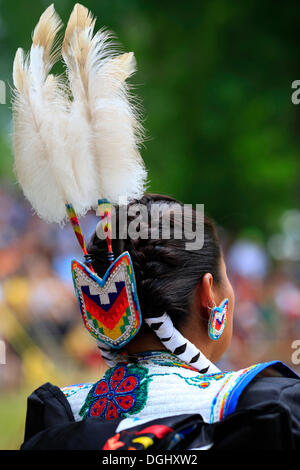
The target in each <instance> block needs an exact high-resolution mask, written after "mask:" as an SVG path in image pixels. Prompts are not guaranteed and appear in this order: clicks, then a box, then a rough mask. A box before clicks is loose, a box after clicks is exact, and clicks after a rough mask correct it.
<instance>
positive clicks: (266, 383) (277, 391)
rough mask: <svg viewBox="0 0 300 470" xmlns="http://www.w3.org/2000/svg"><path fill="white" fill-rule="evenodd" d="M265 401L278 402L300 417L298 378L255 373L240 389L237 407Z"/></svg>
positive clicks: (248, 406)
mask: <svg viewBox="0 0 300 470" xmlns="http://www.w3.org/2000/svg"><path fill="white" fill-rule="evenodd" d="M266 402H277V403H278V402H279V403H281V404H283V405H284V406H286V407H289V408H290V409H292V410H293V412H297V413H298V414H299V417H300V378H299V377H290V376H288V377H287V376H264V375H257V376H256V377H254V378H253V380H252V381H251V382H249V384H248V385H247V386H246V387H245V389H244V390H243V391H242V393H241V395H240V397H239V400H238V405H237V409H241V408H250V407H252V406H254V405H257V404H259V403H261V404H265V403H266Z"/></svg>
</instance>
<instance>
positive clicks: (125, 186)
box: [62, 4, 147, 206]
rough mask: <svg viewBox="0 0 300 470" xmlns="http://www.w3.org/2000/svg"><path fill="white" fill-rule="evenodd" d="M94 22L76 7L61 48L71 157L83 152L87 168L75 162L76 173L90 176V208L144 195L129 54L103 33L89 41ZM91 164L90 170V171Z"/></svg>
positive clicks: (83, 10)
mask: <svg viewBox="0 0 300 470" xmlns="http://www.w3.org/2000/svg"><path fill="white" fill-rule="evenodd" d="M94 25H95V19H94V18H93V16H92V15H91V13H90V12H89V11H88V10H87V9H86V8H85V7H83V6H82V5H80V4H76V5H75V7H74V9H73V12H72V14H71V16H70V19H69V22H68V26H67V29H66V34H65V39H64V43H63V48H62V55H63V58H64V60H65V63H66V65H67V72H68V77H69V82H70V89H71V92H72V95H73V102H72V105H71V114H70V123H69V129H71V130H72V129H73V131H74V132H73V135H74V136H77V137H78V138H77V139H75V138H73V139H72V133H70V146H71V147H72V148H73V152H74V153H77V152H79V153H81V152H84V153H85V155H86V156H87V160H88V162H89V163H88V165H86V163H85V161H84V160H82V159H80V158H78V159H77V161H76V172H77V173H78V174H81V175H82V174H83V173H86V174H87V175H88V176H89V178H90V179H89V181H90V185H89V202H90V203H91V205H93V206H96V204H97V199H98V198H99V197H100V198H107V199H108V200H109V201H110V202H112V203H117V202H118V200H119V197H120V196H124V197H125V196H126V197H127V199H128V200H130V199H133V198H139V197H141V196H142V194H143V192H144V186H145V181H146V177H147V175H146V170H145V167H144V164H143V161H142V159H141V157H140V154H139V143H140V139H141V135H142V127H141V125H140V123H139V121H138V116H137V111H136V109H135V107H134V105H133V104H132V102H131V100H130V97H129V91H128V87H127V85H126V83H125V80H126V78H127V77H129V76H130V75H131V74H132V73H133V72H134V71H135V59H134V56H133V53H129V54H123V55H121V56H119V55H117V53H116V51H115V50H114V49H113V47H112V42H111V35H110V34H109V33H108V32H106V31H105V30H103V29H102V30H100V31H98V32H97V33H96V34H95V35H93V30H94ZM90 163H91V166H92V167H93V168H92V167H91V166H90Z"/></svg>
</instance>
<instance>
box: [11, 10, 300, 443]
mask: <svg viewBox="0 0 300 470" xmlns="http://www.w3.org/2000/svg"><path fill="white" fill-rule="evenodd" d="M61 27H62V23H61V20H60V18H59V17H58V15H57V14H56V12H55V10H54V7H53V5H51V6H50V7H48V8H47V9H46V10H45V12H44V13H43V14H42V16H41V18H40V20H39V22H38V24H37V26H36V28H35V30H34V32H33V36H32V46H31V49H30V53H29V55H24V53H23V51H22V50H21V49H18V51H17V53H16V56H15V61H14V74H13V79H14V85H15V100H14V103H13V111H14V153H15V169H16V175H17V178H18V181H19V183H20V185H21V186H22V189H23V192H24V194H25V196H26V197H27V198H28V199H29V201H30V202H31V204H32V206H33V208H34V210H35V211H36V213H37V214H38V215H39V216H40V217H41V218H43V219H44V220H46V221H47V222H58V223H64V222H65V221H66V219H67V218H68V217H69V219H70V222H71V223H72V226H73V228H74V232H75V234H76V237H77V240H78V241H79V243H80V246H81V248H82V250H83V253H84V256H85V264H84V263H81V262H80V261H76V260H74V261H73V263H72V273H73V281H74V287H75V292H76V295H77V299H78V302H79V307H80V311H81V314H82V317H83V321H84V325H85V327H86V328H87V329H88V331H89V332H90V333H91V334H92V336H93V337H95V338H96V340H97V344H98V346H99V348H100V350H101V353H102V356H103V358H104V359H105V360H106V361H107V363H108V365H109V369H108V370H107V371H106V373H105V375H104V377H102V378H101V377H99V381H98V382H97V383H95V384H92V383H86V384H80V385H73V386H70V387H66V388H63V389H62V390H60V389H59V388H58V387H56V386H54V385H52V384H49V383H48V384H45V385H43V386H41V387H40V388H38V389H37V390H36V391H35V392H34V393H33V394H32V395H31V396H30V397H29V400H28V411H27V421H26V431H25V441H24V444H23V446H22V448H23V449H126V448H127V449H137V448H140V449H145V448H149V449H159V448H162V449H179V448H183V449H191V448H193V449H195V448H213V449H221V448H226V449H229V448H237V447H239V448H241V447H243V448H247V447H249V448H255V447H267V448H274V447H275V448H295V447H298V448H299V447H300V407H299V393H300V381H299V378H298V376H297V375H296V374H294V372H292V371H291V370H290V369H288V368H287V367H286V366H284V365H283V364H281V363H279V362H276V361H274V362H271V363H266V364H257V365H250V366H249V367H248V368H246V369H243V370H241V371H237V372H221V371H219V369H218V368H217V367H216V365H215V362H217V361H218V360H219V359H220V358H221V356H222V354H223V353H224V352H225V350H226V349H227V348H228V346H229V344H230V339H231V335H232V318H233V311H234V294H233V291H232V287H231V285H230V282H229V280H228V278H227V275H226V268H225V263H224V259H223V256H222V252H221V249H220V244H219V241H218V239H217V236H216V232H215V228H214V224H213V222H212V221H210V220H209V219H207V218H204V220H203V218H202V219H201V216H200V217H199V214H198V213H197V212H196V211H194V210H191V209H190V208H186V207H184V205H183V204H182V203H180V202H178V201H175V200H174V199H172V198H169V197H166V196H160V195H151V194H148V195H147V194H146V195H144V188H145V180H146V171H145V168H144V165H143V162H142V159H141V157H140V155H139V152H138V148H139V147H138V146H139V143H140V137H141V125H140V123H139V121H138V113H137V110H136V108H135V107H134V104H133V103H132V100H131V99H130V95H129V94H128V87H127V85H126V83H125V80H126V79H127V78H128V77H130V76H131V75H132V73H133V72H134V70H135V61H134V57H133V53H127V54H122V55H118V53H117V52H116V51H114V50H113V44H111V42H110V34H109V33H108V32H107V31H106V30H105V29H102V30H100V31H98V32H97V33H96V34H94V33H93V30H94V27H95V19H94V18H93V16H92V14H91V13H90V12H89V11H88V10H87V9H86V8H85V7H83V6H82V5H79V4H76V5H75V7H74V9H73V12H72V13H71V16H70V18H69V22H68V25H67V27H66V31H65V35H64V40H63V42H62V44H61V45H60V43H59V41H57V40H56V37H57V33H58V31H59V30H60V29H61ZM60 52H61V55H62V58H63V60H64V63H65V66H66V68H67V74H66V77H65V81H63V79H62V77H57V76H56V75H54V74H49V73H50V70H51V69H52V67H53V65H54V63H55V62H57V60H58V59H59V57H60ZM124 196H126V197H127V200H128V201H130V202H129V204H128V206H127V207H126V208H125V209H126V210H125V212H126V213H127V215H128V217H125V218H123V215H124V214H123V212H124V210H123V209H124V207H122V206H119V200H120V197H124ZM108 200H109V201H110V203H111V204H114V206H115V207H116V220H115V222H114V221H113V223H111V215H112V214H111V207H112V206H111V205H110V203H108ZM174 205H175V206H174ZM97 206H98V207H99V215H100V218H101V226H102V227H103V229H104V234H105V237H103V233H102V232H101V229H100V228H99V227H98V228H97V230H96V233H95V235H94V236H93V239H92V241H91V243H90V245H89V246H88V248H87V249H86V245H85V242H84V238H83V234H82V232H81V230H80V226H79V221H78V218H77V215H76V214H78V215H84V214H85V213H86V212H87V211H88V210H91V209H95V207H97ZM121 209H122V210H121ZM135 209H139V210H140V212H141V213H142V214H143V217H140V218H138V221H136V220H134V216H133V215H132V214H134V212H135ZM155 214H158V216H157V217H156V218H155V217H154V216H155ZM153 217H154V219H156V220H155V221H156V226H154V227H152V225H151V224H150V225H149V221H150V222H151V223H152V222H153V220H152V219H153ZM199 220H200V228H201V227H202V228H203V233H204V240H203V246H202V245H201V243H200V244H199V243H198V246H197V244H193V243H191V240H192V238H193V236H194V235H195V234H194V232H195V230H196V232H197V230H198V228H199ZM167 222H169V225H168V223H167ZM113 228H116V229H117V230H116V233H117V234H120V233H121V235H119V236H117V237H116V238H114V237H113ZM152 228H153V229H154V230H153V231H152ZM132 229H134V230H132ZM166 229H167V230H166ZM168 229H169V232H170V233H169V232H168ZM201 233H202V232H201ZM200 235H201V234H200ZM200 239H201V236H200ZM198 242H199V240H198ZM191 244H192V245H193V246H192V247H191ZM115 256H116V259H114V257H115Z"/></svg>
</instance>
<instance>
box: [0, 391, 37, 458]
mask: <svg viewBox="0 0 300 470" xmlns="http://www.w3.org/2000/svg"><path fill="white" fill-rule="evenodd" d="M29 394H30V392H28V393H27V391H26V392H25V391H24V390H21V391H19V392H10V393H9V392H5V393H1V394H0V450H13V449H19V448H20V445H21V444H22V442H23V437H24V427H25V415H26V402H27V397H28V395H29Z"/></svg>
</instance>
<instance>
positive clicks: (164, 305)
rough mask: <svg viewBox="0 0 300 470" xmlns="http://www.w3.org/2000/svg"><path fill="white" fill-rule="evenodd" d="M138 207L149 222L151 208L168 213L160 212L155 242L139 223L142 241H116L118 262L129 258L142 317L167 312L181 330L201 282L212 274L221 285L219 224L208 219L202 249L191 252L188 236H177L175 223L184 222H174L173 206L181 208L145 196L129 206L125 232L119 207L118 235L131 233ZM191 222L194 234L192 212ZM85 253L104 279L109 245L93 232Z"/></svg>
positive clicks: (160, 198)
mask: <svg viewBox="0 0 300 470" xmlns="http://www.w3.org/2000/svg"><path fill="white" fill-rule="evenodd" d="M174 204H175V205H174ZM137 205H139V207H141V206H143V208H144V209H145V211H146V213H147V215H148V217H150V216H151V211H152V210H153V206H155V207H157V208H160V207H164V210H163V211H161V212H159V220H158V225H157V226H158V232H157V234H156V236H155V237H153V236H152V237H151V232H150V227H148V223H144V222H143V221H142V220H139V221H138V226H139V227H138V228H139V233H140V237H138V238H137V239H133V238H131V237H128V236H124V237H123V236H121V237H119V238H118V237H114V239H113V240H112V247H113V251H114V254H115V257H117V256H119V255H120V254H121V253H123V252H124V251H128V252H129V253H130V255H131V258H132V262H133V267H134V272H135V277H136V284H137V290H138V297H139V302H140V306H141V312H142V316H143V317H144V318H147V317H153V316H156V315H157V316H159V315H162V314H163V313H164V312H167V313H168V315H169V316H170V317H171V319H172V321H173V323H174V325H175V327H176V328H179V327H180V326H181V325H182V324H184V323H185V321H186V320H187V319H188V316H189V312H190V307H191V303H192V301H193V294H194V289H195V287H196V286H197V284H198V283H199V281H201V279H202V277H203V276H204V275H205V274H206V273H208V272H209V273H211V274H212V276H213V279H214V282H215V283H217V284H218V283H219V282H220V259H221V248H220V244H219V241H218V238H217V234H216V229H215V225H214V223H213V221H212V220H210V219H209V218H207V217H204V243H203V246H202V248H201V249H196V250H187V249H186V242H187V241H190V238H188V237H187V236H186V234H183V236H182V237H180V238H176V235H175V229H176V224H180V225H182V224H183V222H182V218H178V217H176V208H175V207H176V205H177V207H179V208H182V207H183V203H181V202H179V201H177V200H176V199H173V198H171V197H169V196H163V195H160V194H145V195H144V196H143V197H142V198H141V199H139V200H135V201H132V202H131V203H130V204H128V206H127V208H126V210H127V213H128V215H127V221H126V224H127V227H121V225H122V223H123V222H122V221H121V218H120V217H119V216H120V208H119V207H116V208H115V211H116V213H115V225H116V234H119V233H120V228H121V229H122V233H123V234H124V233H126V234H127V233H128V232H127V229H128V226H129V224H130V223H131V222H132V221H133V220H134V219H135V217H133V216H132V215H130V213H131V211H132V209H134V207H135V206H137ZM174 208H175V209H174ZM165 216H168V217H169V220H170V237H169V238H167V239H166V238H164V237H163V236H162V230H163V229H162V225H163V217H165ZM190 219H191V223H192V224H191V228H192V229H193V230H194V228H195V224H196V211H195V210H194V209H191V212H190ZM178 220H179V222H178ZM124 228H125V229H126V230H125V231H124ZM87 249H88V253H89V255H90V257H91V259H92V263H93V267H94V269H95V271H96V273H97V274H98V275H99V276H103V275H104V273H105V272H106V270H107V269H108V267H109V262H108V260H107V256H106V253H107V245H106V241H105V240H104V239H100V238H98V236H97V233H96V232H95V233H94V235H93V236H92V239H91V241H90V243H89V244H88V247H87Z"/></svg>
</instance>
